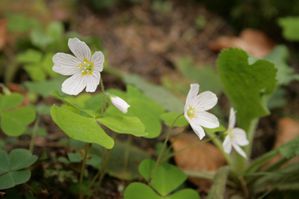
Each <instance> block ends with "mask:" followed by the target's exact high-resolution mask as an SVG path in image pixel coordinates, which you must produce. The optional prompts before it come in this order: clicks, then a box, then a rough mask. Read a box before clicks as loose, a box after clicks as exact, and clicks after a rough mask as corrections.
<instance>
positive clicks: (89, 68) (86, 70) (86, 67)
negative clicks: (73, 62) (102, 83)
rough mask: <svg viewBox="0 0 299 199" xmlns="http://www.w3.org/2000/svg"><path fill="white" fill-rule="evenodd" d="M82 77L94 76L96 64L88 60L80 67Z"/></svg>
mask: <svg viewBox="0 0 299 199" xmlns="http://www.w3.org/2000/svg"><path fill="white" fill-rule="evenodd" d="M79 68H80V70H81V74H82V75H92V73H93V69H94V64H93V62H91V61H88V60H87V59H86V58H85V59H84V60H83V62H81V64H80V65H79Z"/></svg>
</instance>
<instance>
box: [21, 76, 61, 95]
mask: <svg viewBox="0 0 299 199" xmlns="http://www.w3.org/2000/svg"><path fill="white" fill-rule="evenodd" d="M61 84H62V79H60V78H59V79H52V80H45V81H39V82H26V83H25V86H26V88H27V89H29V90H30V92H33V93H36V94H39V95H41V96H43V97H48V96H50V95H51V94H53V93H54V92H55V91H59V90H60V87H61Z"/></svg>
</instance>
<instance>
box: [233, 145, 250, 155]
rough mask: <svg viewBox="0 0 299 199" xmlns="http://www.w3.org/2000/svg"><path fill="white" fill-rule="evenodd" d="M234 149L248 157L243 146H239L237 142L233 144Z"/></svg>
mask: <svg viewBox="0 0 299 199" xmlns="http://www.w3.org/2000/svg"><path fill="white" fill-rule="evenodd" d="M233 147H234V149H235V150H236V151H237V153H239V154H240V155H241V156H243V157H244V158H247V156H246V153H245V152H244V151H243V149H241V147H239V146H238V145H236V144H233Z"/></svg>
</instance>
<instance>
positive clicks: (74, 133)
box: [51, 105, 114, 149]
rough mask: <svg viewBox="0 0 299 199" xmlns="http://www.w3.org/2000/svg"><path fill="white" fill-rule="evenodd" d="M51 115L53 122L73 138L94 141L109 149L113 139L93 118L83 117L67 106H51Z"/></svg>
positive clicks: (88, 141)
mask: <svg viewBox="0 0 299 199" xmlns="http://www.w3.org/2000/svg"><path fill="white" fill-rule="evenodd" d="M51 116H52V119H53V120H54V122H55V123H56V124H57V125H58V126H59V127H60V128H61V129H62V130H63V132H64V133H66V134H67V135H68V136H69V137H71V138H72V139H74V140H78V141H82V142H87V143H95V144H98V145H101V146H103V147H105V148H108V149H111V148H112V147H113V145H114V141H113V139H112V138H111V137H110V136H109V135H107V134H106V133H105V131H104V130H103V129H102V128H101V127H100V126H99V125H98V124H97V121H96V119H95V118H90V117H84V116H81V115H80V114H77V113H74V112H72V111H71V110H70V109H69V108H66V107H58V106H55V105H54V106H52V108H51Z"/></svg>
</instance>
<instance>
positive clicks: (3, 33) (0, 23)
mask: <svg viewBox="0 0 299 199" xmlns="http://www.w3.org/2000/svg"><path fill="white" fill-rule="evenodd" d="M6 24H7V23H6V20H5V19H0V50H1V49H3V47H4V46H5V44H6V41H7V26H6Z"/></svg>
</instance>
